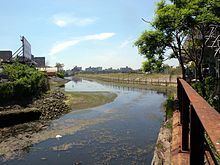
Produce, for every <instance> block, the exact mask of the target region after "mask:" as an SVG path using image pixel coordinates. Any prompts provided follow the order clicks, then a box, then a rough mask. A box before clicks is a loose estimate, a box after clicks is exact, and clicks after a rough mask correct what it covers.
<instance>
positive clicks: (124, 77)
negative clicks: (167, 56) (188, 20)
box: [76, 73, 180, 86]
mask: <svg viewBox="0 0 220 165" xmlns="http://www.w3.org/2000/svg"><path fill="white" fill-rule="evenodd" d="M76 76H77V77H84V78H90V79H96V80H102V81H107V82H117V83H122V84H144V85H149V84H150V85H157V86H176V80H177V77H179V76H180V75H170V74H161V73H153V74H144V73H139V74H137V73H105V74H96V73H90V74H89V73H80V74H77V75H76Z"/></svg>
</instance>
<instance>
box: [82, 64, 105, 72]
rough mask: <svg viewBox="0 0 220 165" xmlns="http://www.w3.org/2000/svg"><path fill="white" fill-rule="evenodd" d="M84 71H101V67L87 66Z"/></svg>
mask: <svg viewBox="0 0 220 165" xmlns="http://www.w3.org/2000/svg"><path fill="white" fill-rule="evenodd" d="M85 71H86V72H95V73H97V72H101V71H102V67H91V66H90V67H89V68H86V69H85Z"/></svg>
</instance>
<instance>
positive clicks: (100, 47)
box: [0, 0, 174, 69]
mask: <svg viewBox="0 0 220 165" xmlns="http://www.w3.org/2000/svg"><path fill="white" fill-rule="evenodd" d="M0 1H1V10H0V21H1V26H0V36H1V39H0V50H12V51H13V52H14V51H16V49H17V48H19V47H20V46H21V42H20V41H19V40H20V36H22V35H24V36H25V37H26V38H27V39H28V41H29V42H30V43H31V46H32V54H34V55H35V56H45V57H46V61H47V63H48V64H49V65H51V66H53V65H54V64H55V63H56V62H61V63H64V65H65V68H66V69H69V68H72V67H73V66H75V65H78V66H82V67H83V68H85V67H89V66H102V67H104V68H108V67H113V68H119V67H124V66H130V67H132V68H134V69H138V68H140V66H141V62H142V61H143V60H144V59H143V57H141V56H140V55H139V54H138V51H137V48H136V47H134V46H133V43H134V40H136V39H137V38H138V36H139V35H140V34H141V33H142V32H143V31H144V30H146V29H149V28H150V27H149V25H147V24H146V23H144V22H143V21H141V18H145V19H147V20H152V19H153V16H154V10H155V4H156V2H157V1H158V0H138V1H137V0H37V1H30V0H7V1H4V0H0ZM169 63H170V64H174V63H173V62H169Z"/></svg>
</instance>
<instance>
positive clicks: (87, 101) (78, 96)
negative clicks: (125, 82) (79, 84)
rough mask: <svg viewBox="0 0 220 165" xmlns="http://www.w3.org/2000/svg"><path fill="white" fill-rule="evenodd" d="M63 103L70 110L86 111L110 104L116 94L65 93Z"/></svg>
mask: <svg viewBox="0 0 220 165" xmlns="http://www.w3.org/2000/svg"><path fill="white" fill-rule="evenodd" d="M65 95H66V97H67V99H66V101H65V103H66V104H67V105H68V106H70V107H71V109H72V110H79V109H87V108H92V107H96V106H100V105H103V104H106V103H109V102H112V101H113V100H114V99H115V98H116V97H117V94H115V93H111V92H65Z"/></svg>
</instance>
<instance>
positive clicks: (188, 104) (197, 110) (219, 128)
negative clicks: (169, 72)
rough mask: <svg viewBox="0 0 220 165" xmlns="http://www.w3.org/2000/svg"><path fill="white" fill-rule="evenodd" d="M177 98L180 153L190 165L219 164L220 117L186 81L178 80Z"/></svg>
mask: <svg viewBox="0 0 220 165" xmlns="http://www.w3.org/2000/svg"><path fill="white" fill-rule="evenodd" d="M177 98H178V102H179V110H180V114H181V116H180V122H181V125H182V145H181V147H182V151H188V152H189V154H190V156H189V160H190V164H204V162H205V161H206V162H209V164H218V163H219V159H218V157H219V153H220V114H219V113H218V112H217V111H216V110H215V109H214V108H213V107H211V106H210V105H209V104H208V103H207V102H206V101H205V100H204V99H203V98H202V97H201V96H200V95H199V94H198V93H197V92H196V91H195V90H194V89H193V88H192V87H191V86H190V85H189V84H188V83H187V82H186V81H184V80H183V79H177Z"/></svg>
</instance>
